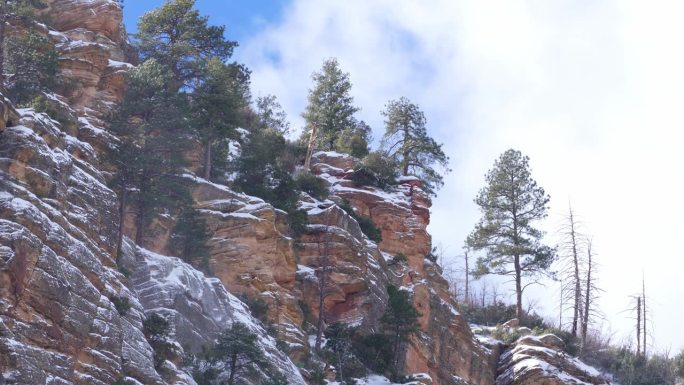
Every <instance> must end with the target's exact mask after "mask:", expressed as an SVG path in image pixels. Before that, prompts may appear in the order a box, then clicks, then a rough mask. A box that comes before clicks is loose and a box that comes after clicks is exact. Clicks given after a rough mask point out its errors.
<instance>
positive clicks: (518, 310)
mask: <svg viewBox="0 0 684 385" xmlns="http://www.w3.org/2000/svg"><path fill="white" fill-rule="evenodd" d="M514 258H515V260H514V264H515V297H516V303H515V316H516V318H518V321H522V316H523V310H522V270H521V269H520V256H519V255H516V256H515V257H514Z"/></svg>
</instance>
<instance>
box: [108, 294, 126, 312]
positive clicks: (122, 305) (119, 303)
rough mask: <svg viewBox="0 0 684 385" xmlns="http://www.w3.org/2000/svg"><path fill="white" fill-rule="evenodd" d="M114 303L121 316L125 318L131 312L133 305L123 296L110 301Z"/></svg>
mask: <svg viewBox="0 0 684 385" xmlns="http://www.w3.org/2000/svg"><path fill="white" fill-rule="evenodd" d="M109 300H110V301H112V303H113V304H114V307H115V308H116V311H117V312H119V315H121V316H125V315H126V314H127V313H128V311H129V310H131V303H130V301H129V299H128V297H124V296H122V295H117V296H114V297H112V298H110V299H109Z"/></svg>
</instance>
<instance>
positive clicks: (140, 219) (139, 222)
mask: <svg viewBox="0 0 684 385" xmlns="http://www.w3.org/2000/svg"><path fill="white" fill-rule="evenodd" d="M140 194H142V191H141V192H140V193H139V195H140ZM137 211H138V212H137V213H136V218H135V219H136V221H135V244H136V245H138V246H140V247H145V245H143V239H144V238H145V230H144V227H145V205H144V203H143V200H142V198H141V197H138V210H137Z"/></svg>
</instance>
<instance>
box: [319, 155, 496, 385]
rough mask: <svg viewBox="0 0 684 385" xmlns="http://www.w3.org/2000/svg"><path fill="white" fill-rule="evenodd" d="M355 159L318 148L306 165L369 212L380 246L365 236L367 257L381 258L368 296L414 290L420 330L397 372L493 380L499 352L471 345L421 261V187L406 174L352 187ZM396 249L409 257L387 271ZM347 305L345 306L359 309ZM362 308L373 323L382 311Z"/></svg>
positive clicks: (425, 208)
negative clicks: (392, 183)
mask: <svg viewBox="0 0 684 385" xmlns="http://www.w3.org/2000/svg"><path fill="white" fill-rule="evenodd" d="M355 162H356V161H355V160H354V159H353V158H352V157H350V156H347V155H341V154H334V153H318V154H315V156H314V159H313V166H312V169H313V170H314V173H317V174H319V175H320V176H321V177H323V178H324V179H326V180H327V181H328V182H329V183H330V188H331V192H332V195H333V196H334V197H338V198H340V199H344V200H347V201H349V202H350V204H351V205H352V206H353V207H354V208H355V209H356V210H357V212H358V213H359V214H361V215H366V216H368V217H370V218H371V219H372V220H373V222H374V223H375V224H376V225H377V226H378V227H379V228H380V230H381V231H382V242H380V244H379V245H375V244H373V243H372V242H368V241H367V246H366V248H367V249H368V250H369V254H375V255H378V254H379V255H381V256H383V258H376V259H375V261H376V263H377V264H378V265H380V266H382V269H381V270H382V271H384V272H385V273H384V274H378V275H376V276H375V277H378V278H376V279H372V280H369V282H372V283H370V286H372V287H374V292H375V293H377V294H376V295H375V296H373V295H370V293H369V294H367V296H368V297H369V298H374V297H375V298H379V299H380V301H375V305H382V301H386V294H384V286H385V285H387V284H395V285H398V286H401V287H402V288H403V289H405V290H409V291H410V292H411V293H412V294H413V302H414V306H415V307H416V309H417V310H418V311H419V313H420V314H421V317H420V319H419V323H420V327H421V333H420V335H419V336H417V337H415V338H413V339H412V340H411V342H410V344H409V345H408V346H407V347H406V352H405V359H404V363H403V366H404V370H405V371H406V372H408V373H427V374H429V375H430V377H431V378H432V381H434V382H435V383H440V384H454V383H456V384H458V383H463V382H466V383H469V384H478V385H485V384H492V383H493V382H494V379H495V376H496V371H495V369H494V368H495V367H496V362H497V359H498V351H497V350H496V349H494V350H490V349H487V348H484V347H482V346H480V345H479V344H478V343H477V341H476V340H475V339H474V337H473V334H472V333H471V332H470V328H469V327H468V324H467V323H466V322H465V320H464V319H463V317H462V316H461V315H460V314H459V313H458V311H457V310H456V303H455V302H454V300H453V299H452V297H451V295H450V294H449V290H448V284H447V283H446V281H445V280H444V278H442V276H441V271H440V268H439V267H438V266H437V265H435V264H434V263H433V262H431V261H430V260H429V259H427V258H426V256H427V255H428V254H429V253H430V250H431V239H430V235H429V234H428V232H427V225H428V223H429V207H430V204H431V203H430V199H429V197H428V196H427V195H426V194H425V193H424V192H423V191H422V190H421V189H420V184H419V183H418V182H417V181H416V180H413V179H410V178H408V179H406V180H405V181H403V183H401V184H400V185H399V186H397V187H396V188H394V189H392V191H390V192H386V191H382V190H379V189H376V188H369V187H355V186H354V184H353V183H352V182H351V180H349V176H350V175H349V172H348V170H350V169H353V168H354V167H355V166H356V164H355ZM399 254H403V255H404V256H406V257H407V259H408V262H407V263H406V264H405V265H404V264H394V265H393V266H391V267H389V268H388V266H387V264H386V260H390V259H392V258H393V257H394V256H396V255H399ZM378 286H379V287H378ZM369 302H370V303H371V304H372V303H373V301H369ZM378 302H379V303H378ZM350 305H352V306H347V307H349V308H354V309H358V307H356V306H353V304H350ZM343 307H344V306H343ZM369 308H370V309H375V310H374V311H370V312H368V313H369V314H365V318H367V319H370V320H374V321H375V324H376V325H377V319H378V317H379V316H381V315H382V313H380V314H378V309H383V308H384V306H370V307H369ZM361 309H363V308H361ZM332 314H333V315H334V314H335V312H332ZM342 319H344V318H342Z"/></svg>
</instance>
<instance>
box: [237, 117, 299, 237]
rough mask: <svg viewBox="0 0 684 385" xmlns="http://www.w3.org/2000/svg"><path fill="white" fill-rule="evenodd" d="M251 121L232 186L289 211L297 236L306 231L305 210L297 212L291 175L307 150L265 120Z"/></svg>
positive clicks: (295, 195)
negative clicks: (290, 140) (286, 137)
mask: <svg viewBox="0 0 684 385" xmlns="http://www.w3.org/2000/svg"><path fill="white" fill-rule="evenodd" d="M250 120H251V124H250V127H249V130H250V132H249V134H248V136H247V137H246V138H245V142H244V143H243V144H242V149H241V154H240V157H239V158H238V159H237V160H236V162H235V172H236V177H235V180H234V183H233V187H234V188H235V189H236V190H238V191H241V192H244V193H246V194H249V195H254V196H257V197H259V198H262V199H264V200H265V201H267V202H269V203H271V204H272V205H273V206H274V207H276V208H279V209H281V210H283V211H286V212H287V213H288V222H289V224H290V229H291V230H292V233H293V235H294V236H295V237H297V236H299V235H301V234H303V232H304V231H305V230H306V211H304V210H298V209H297V199H298V198H299V189H298V186H297V183H296V181H295V180H294V179H293V178H292V174H293V173H294V171H295V169H296V167H297V165H299V164H300V163H301V162H300V159H301V157H302V156H303V151H304V149H303V148H301V147H298V146H297V145H296V144H294V143H291V142H288V141H287V140H286V139H285V137H284V136H283V134H282V133H281V132H280V131H279V130H278V128H273V127H269V125H268V124H267V119H266V118H265V117H263V116H261V115H259V114H256V116H253V117H252V118H251V119H250Z"/></svg>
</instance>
